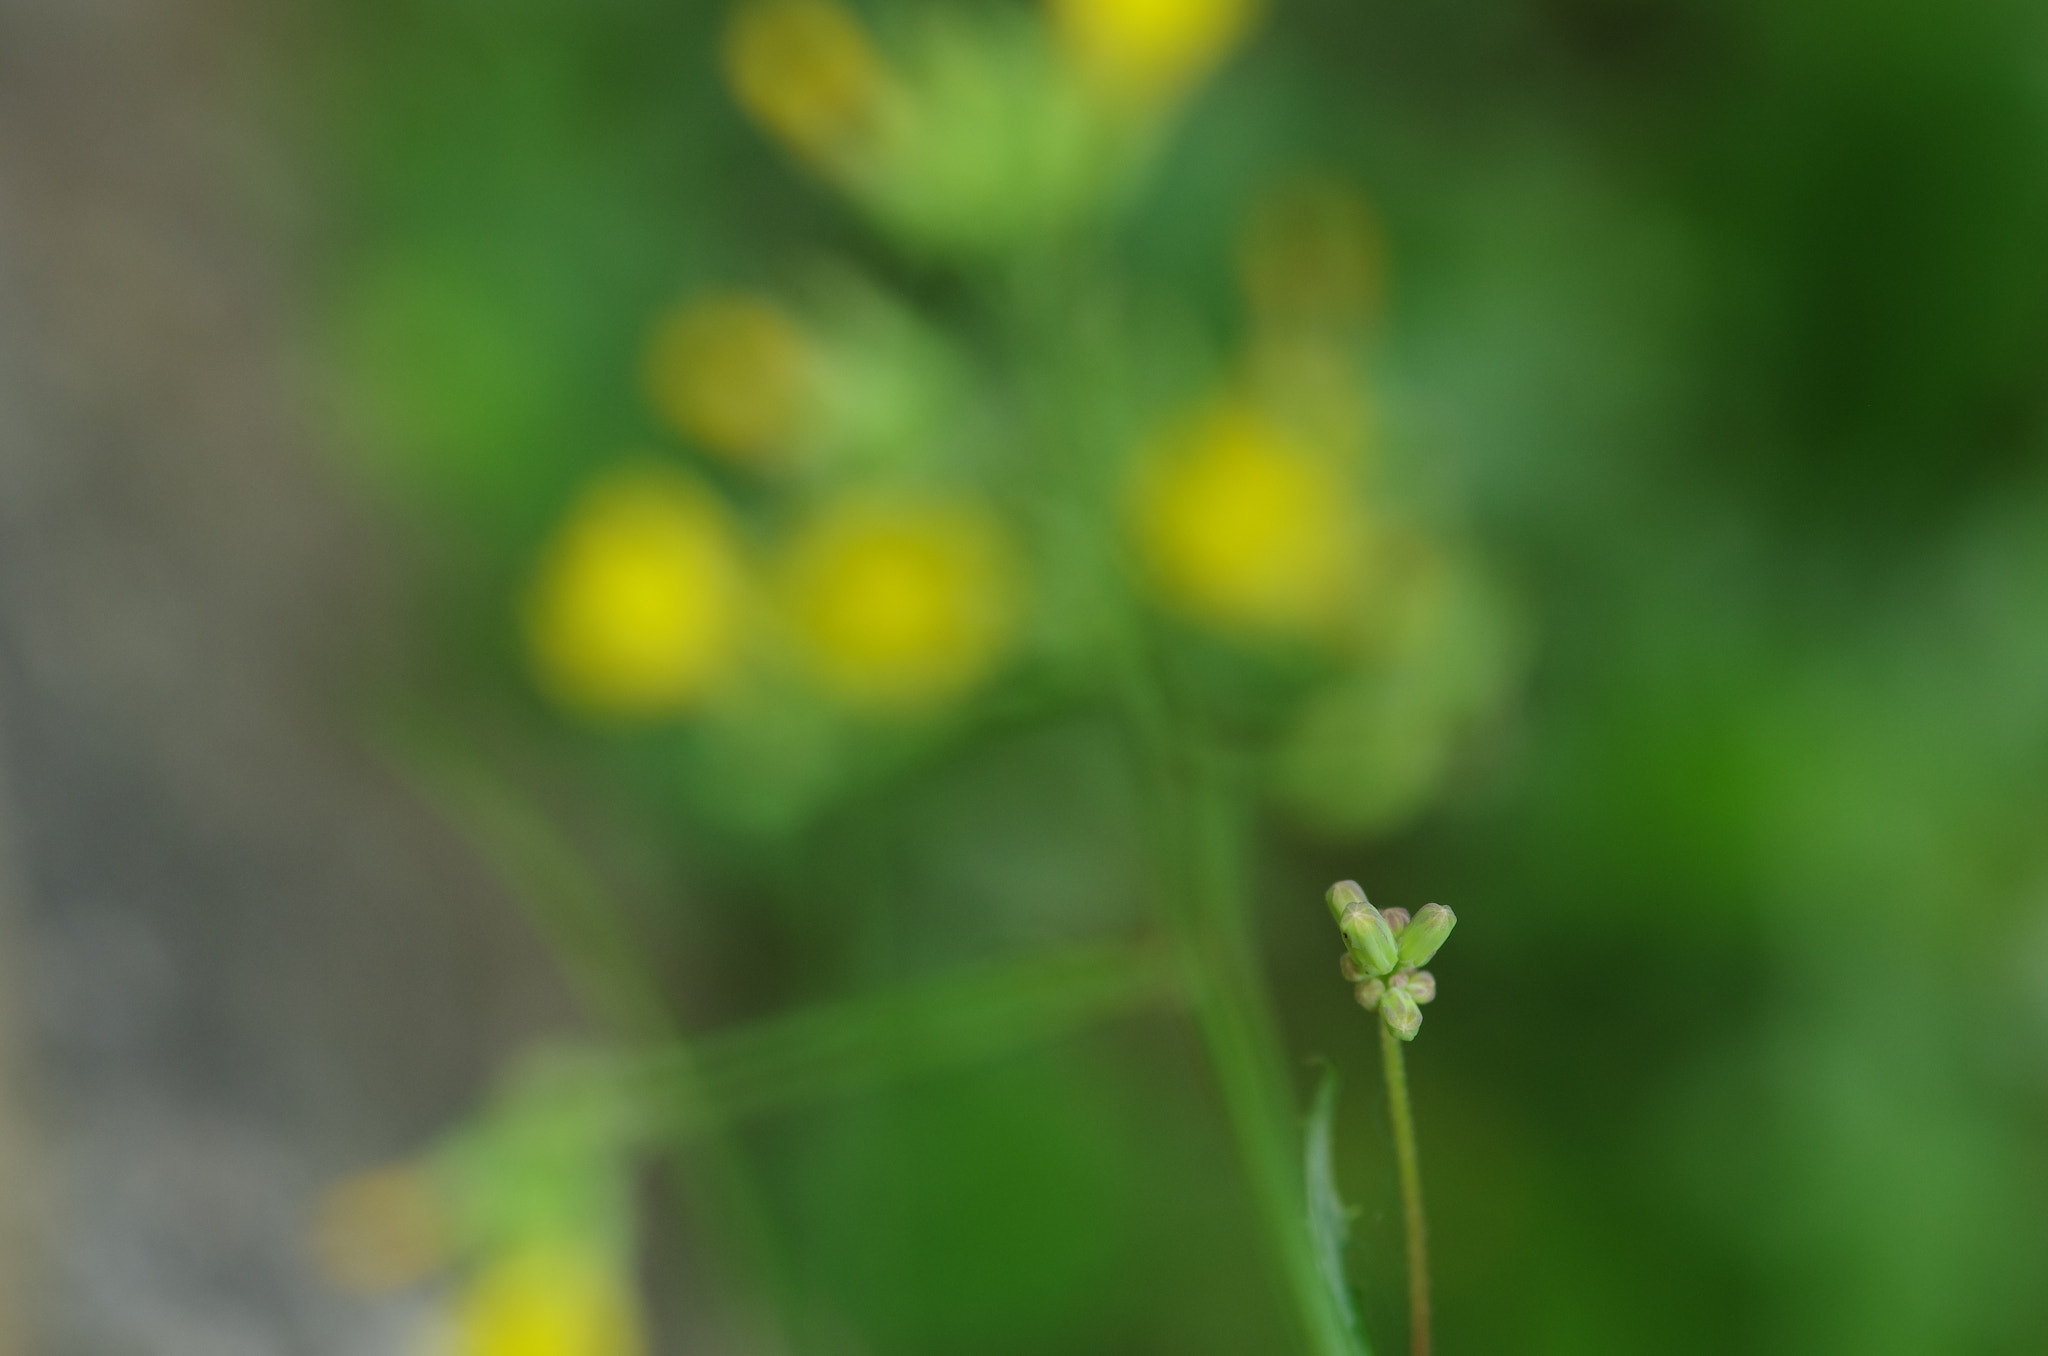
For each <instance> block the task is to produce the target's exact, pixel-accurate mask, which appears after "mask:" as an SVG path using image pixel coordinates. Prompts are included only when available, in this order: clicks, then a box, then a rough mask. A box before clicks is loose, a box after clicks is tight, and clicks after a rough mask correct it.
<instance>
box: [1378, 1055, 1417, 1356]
mask: <svg viewBox="0 0 2048 1356" xmlns="http://www.w3.org/2000/svg"><path fill="white" fill-rule="evenodd" d="M1376 1025H1378V1027H1379V1029H1380V1056H1381V1062H1382V1063H1383V1064H1384V1065H1385V1066H1386V1071H1387V1119H1388V1120H1390V1121H1392V1122H1393V1125H1394V1158H1395V1160H1396V1161H1397V1162H1398V1163H1399V1164H1400V1170H1401V1211H1402V1214H1403V1215H1405V1216H1406V1217H1407V1223H1408V1350H1409V1351H1410V1352H1411V1353H1413V1356H1429V1225H1428V1223H1427V1221H1426V1220H1425V1219H1424V1217H1423V1214H1422V1165H1421V1164H1420V1163H1419V1162H1417V1161H1416V1156H1415V1114H1414V1112H1413V1111H1411V1110H1410V1109H1409V1106H1408V1065H1407V1062H1406V1057H1405V1055H1404V1053H1403V1051H1404V1043H1403V1042H1402V1040H1401V1038H1400V1037H1399V1036H1396V1035H1395V1034H1394V1033H1393V1030H1392V1029H1391V1028H1390V1027H1388V1026H1387V1024H1386V1023H1385V1022H1379V1023H1377V1024H1376Z"/></svg>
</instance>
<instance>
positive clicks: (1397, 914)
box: [1380, 909, 1408, 937]
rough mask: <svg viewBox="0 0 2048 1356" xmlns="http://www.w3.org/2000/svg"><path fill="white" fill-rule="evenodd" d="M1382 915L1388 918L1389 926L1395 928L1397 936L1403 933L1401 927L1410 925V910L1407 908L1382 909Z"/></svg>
mask: <svg viewBox="0 0 2048 1356" xmlns="http://www.w3.org/2000/svg"><path fill="white" fill-rule="evenodd" d="M1380 917H1382V918H1384V919H1386V920H1387V926H1388V927H1390V928H1392V929H1393V930H1394V935H1395V936H1396V937H1398V936H1400V935H1401V929H1403V928H1405V927H1407V926H1408V910H1406V909H1381V910H1380Z"/></svg>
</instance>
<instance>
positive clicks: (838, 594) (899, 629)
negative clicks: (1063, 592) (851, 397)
mask: <svg viewBox="0 0 2048 1356" xmlns="http://www.w3.org/2000/svg"><path fill="white" fill-rule="evenodd" d="M784 588H785V594H786V598H787V603H788V608H789V613H790V619H791V622H792V624H793V626H794V629H795V632H796V637H797V640H798V641H799V642H800V644H801V646H802V648H803V650H804V653H805V656H806V658H808V660H809V661H810V663H811V667H812V668H813V670H814V671H815V672H816V673H817V675H818V677H819V678H820V679H821V680H822V681H823V683H824V684H825V686H826V687H827V688H829V689H831V690H832V691H833V692H835V693H837V694H838V695H840V696H842V697H844V698H847V699H848V700H852V701H856V702H861V703H866V704H873V705H885V706H886V705H899V706H900V705H919V704H925V703H930V702H935V701H940V700H943V699H945V698H948V697H952V696H955V695H957V694H958V693H960V692H962V691H964V690H965V689H967V688H968V687H970V686H972V685H973V684H974V683H976V682H977V681H979V680H980V679H981V678H983V677H984V676H986V675H987V673H988V672H989V671H990V670H991V669H992V668H993V667H994V666H995V663H996V661H997V660H998V659H999V658H1000V657H1001V655H1002V652H1003V650H1004V649H1005V648H1006V646H1007V645H1008V643H1009V640H1010V636H1011V633H1012V631H1013V629H1014V624H1015V616H1014V613H1015V599H1014V593H1015V589H1014V585H1013V582H1012V572H1011V568H1010V560H1009V552H1008V549H1007V545H1006V543H1005V541H1004V537H1003V533H1002V531H1001V529H1000V528H999V527H998V525H997V524H996V522H995V520H994V519H993V518H992V517H991V516H990V515H988V514H987V513H985V512H983V511H981V510H980V509H978V508H976V507H973V506H970V505H966V504H960V503H938V504H933V503H924V504H907V503H882V502H876V501H869V500H845V501H842V502H840V503H838V504H836V505H833V506H831V507H829V508H827V509H826V510H825V511H824V512H823V513H822V514H820V515H819V516H818V517H817V518H816V519H815V520H814V521H813V522H811V523H810V524H808V525H807V526H806V527H805V528H804V529H803V530H802V532H801V534H800V535H799V537H798V538H797V540H796V541H795V543H794V544H793V546H792V548H791V551H790V556H789V561H788V565H787V569H786V571H785V576H784Z"/></svg>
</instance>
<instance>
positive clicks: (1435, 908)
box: [1401, 904, 1458, 965]
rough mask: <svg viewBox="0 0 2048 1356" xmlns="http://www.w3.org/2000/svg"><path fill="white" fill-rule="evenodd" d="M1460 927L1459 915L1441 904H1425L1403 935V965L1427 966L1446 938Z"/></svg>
mask: <svg viewBox="0 0 2048 1356" xmlns="http://www.w3.org/2000/svg"><path fill="white" fill-rule="evenodd" d="M1457 925H1458V915H1456V914H1454V913H1452V912H1451V911H1450V910H1449V909H1447V908H1445V907H1444V906H1443V905H1441V904H1425V905H1423V906H1422V910H1421V912H1419V913H1417V914H1416V915H1415V921H1414V922H1412V923H1410V924H1409V925H1408V926H1407V927H1406V928H1405V929H1404V930H1403V931H1402V933H1401V963H1402V964H1403V965H1427V964H1429V958H1430V957H1431V956H1434V955H1435V954H1436V952H1437V948H1438V947H1440V946H1442V945H1443V944H1444V938H1446V937H1448V936H1450V935H1451V929H1452V928H1454V927H1456V926H1457Z"/></svg>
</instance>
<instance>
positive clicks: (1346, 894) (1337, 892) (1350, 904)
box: [1323, 880, 1372, 927]
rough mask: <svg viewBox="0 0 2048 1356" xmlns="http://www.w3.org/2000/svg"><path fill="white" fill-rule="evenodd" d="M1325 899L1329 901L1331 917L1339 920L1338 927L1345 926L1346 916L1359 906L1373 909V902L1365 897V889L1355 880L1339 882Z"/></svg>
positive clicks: (1325, 895) (1332, 887) (1331, 888)
mask: <svg viewBox="0 0 2048 1356" xmlns="http://www.w3.org/2000/svg"><path fill="white" fill-rule="evenodd" d="M1323 898H1324V899H1326V900H1328V901H1329V903H1330V917H1332V918H1334V919H1336V920H1337V926H1338V927H1343V926H1344V915H1345V914H1347V913H1349V912H1351V911H1352V910H1353V909H1355V908H1357V907H1358V906H1359V905H1361V904H1364V905H1365V906H1366V907H1367V908H1371V907H1372V904H1371V901H1370V900H1368V899H1366V897H1365V891H1364V889H1363V888H1361V887H1360V886H1359V884H1358V882H1357V881H1355V880H1340V881H1338V882H1337V883H1336V884H1335V885H1332V886H1331V887H1330V888H1329V891H1328V892H1327V893H1326V894H1324V895H1323Z"/></svg>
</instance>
